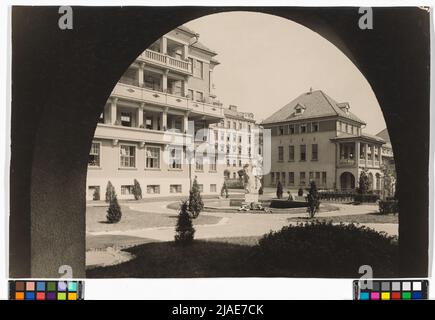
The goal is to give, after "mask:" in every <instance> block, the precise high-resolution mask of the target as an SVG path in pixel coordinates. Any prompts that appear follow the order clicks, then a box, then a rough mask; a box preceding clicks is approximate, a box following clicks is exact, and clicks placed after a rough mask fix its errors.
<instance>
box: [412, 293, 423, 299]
mask: <svg viewBox="0 0 435 320" xmlns="http://www.w3.org/2000/svg"><path fill="white" fill-rule="evenodd" d="M420 299H423V295H422V293H421V291H414V292H413V293H412V300H420Z"/></svg>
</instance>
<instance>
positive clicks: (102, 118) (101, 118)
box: [98, 112, 104, 123]
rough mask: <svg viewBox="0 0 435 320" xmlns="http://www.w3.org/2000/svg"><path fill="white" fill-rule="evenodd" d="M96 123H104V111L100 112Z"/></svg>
mask: <svg viewBox="0 0 435 320" xmlns="http://www.w3.org/2000/svg"><path fill="white" fill-rule="evenodd" d="M98 123H104V112H102V113H101V114H100V117H99V118H98Z"/></svg>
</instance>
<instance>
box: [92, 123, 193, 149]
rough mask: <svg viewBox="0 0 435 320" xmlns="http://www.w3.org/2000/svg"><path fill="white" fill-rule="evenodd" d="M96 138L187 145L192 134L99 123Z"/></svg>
mask: <svg viewBox="0 0 435 320" xmlns="http://www.w3.org/2000/svg"><path fill="white" fill-rule="evenodd" d="M95 138H103V139H111V140H125V141H136V142H143V141H146V142H147V143H157V144H176V145H184V144H186V145H187V144H189V143H191V140H192V137H191V136H190V135H188V134H183V133H177V132H171V131H159V130H150V129H143V128H134V127H124V126H118V125H110V124H101V123H99V124H98V125H97V128H96V130H95Z"/></svg>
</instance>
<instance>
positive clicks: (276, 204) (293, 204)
mask: <svg viewBox="0 0 435 320" xmlns="http://www.w3.org/2000/svg"><path fill="white" fill-rule="evenodd" d="M270 207H271V208H277V209H288V208H306V207H308V203H307V202H306V201H303V202H302V201H291V200H290V201H289V200H281V199H279V200H278V199H273V200H271V201H270Z"/></svg>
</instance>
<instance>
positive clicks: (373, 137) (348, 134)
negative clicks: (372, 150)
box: [331, 133, 385, 144]
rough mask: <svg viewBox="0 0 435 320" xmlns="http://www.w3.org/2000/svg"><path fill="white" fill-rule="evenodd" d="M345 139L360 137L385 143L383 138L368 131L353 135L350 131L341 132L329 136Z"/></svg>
mask: <svg viewBox="0 0 435 320" xmlns="http://www.w3.org/2000/svg"><path fill="white" fill-rule="evenodd" d="M346 139H361V140H370V141H375V142H378V143H382V144H384V143H385V140H384V139H382V138H380V137H378V136H375V135H372V134H368V133H361V134H360V135H354V134H350V133H341V134H340V135H339V136H337V137H334V138H331V140H346Z"/></svg>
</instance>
